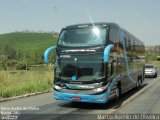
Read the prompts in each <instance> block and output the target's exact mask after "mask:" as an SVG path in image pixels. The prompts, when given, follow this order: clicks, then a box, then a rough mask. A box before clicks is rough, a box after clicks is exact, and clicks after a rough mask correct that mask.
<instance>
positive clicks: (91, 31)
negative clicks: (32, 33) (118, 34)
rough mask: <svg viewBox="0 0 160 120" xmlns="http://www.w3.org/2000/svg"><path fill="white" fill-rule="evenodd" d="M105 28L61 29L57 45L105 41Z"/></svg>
mask: <svg viewBox="0 0 160 120" xmlns="http://www.w3.org/2000/svg"><path fill="white" fill-rule="evenodd" d="M106 34H107V29H106V28H103V27H89V28H72V29H64V30H62V32H61V34H60V37H59V41H58V45H62V46H92V45H100V44H104V43H105V39H106Z"/></svg>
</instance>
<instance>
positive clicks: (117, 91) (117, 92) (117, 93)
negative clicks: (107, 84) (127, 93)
mask: <svg viewBox="0 0 160 120" xmlns="http://www.w3.org/2000/svg"><path fill="white" fill-rule="evenodd" d="M116 97H117V98H118V97H119V88H117V89H116Z"/></svg>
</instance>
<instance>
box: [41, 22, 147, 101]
mask: <svg viewBox="0 0 160 120" xmlns="http://www.w3.org/2000/svg"><path fill="white" fill-rule="evenodd" d="M53 49H55V64H54V81H53V84H54V85H53V87H54V89H53V93H54V98H55V99H56V100H67V101H78V102H89V103H106V102H107V101H108V100H110V99H113V98H116V99H118V98H119V97H120V95H121V94H123V93H124V92H126V91H128V90H130V89H132V88H134V87H137V88H138V87H140V86H141V84H142V83H143V81H144V62H145V61H144V52H145V47H144V43H143V42H141V41H140V40H138V39H137V38H136V37H134V36H133V35H132V34H130V33H129V32H127V31H126V30H125V29H123V28H122V27H120V26H119V25H117V24H115V23H94V24H93V23H87V24H76V25H71V26H67V27H65V28H63V29H62V30H61V33H60V35H59V38H58V42H57V46H52V47H50V48H48V49H47V50H46V51H45V54H44V58H45V62H46V63H47V62H48V54H49V52H50V51H52V50H53Z"/></svg>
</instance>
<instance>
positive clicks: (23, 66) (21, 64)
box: [16, 61, 27, 70]
mask: <svg viewBox="0 0 160 120" xmlns="http://www.w3.org/2000/svg"><path fill="white" fill-rule="evenodd" d="M16 69H17V70H26V69H27V65H26V62H25V61H19V62H17V64H16Z"/></svg>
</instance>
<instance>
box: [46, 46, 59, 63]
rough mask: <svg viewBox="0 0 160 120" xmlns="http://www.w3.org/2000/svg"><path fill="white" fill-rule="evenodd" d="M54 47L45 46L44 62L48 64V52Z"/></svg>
mask: <svg viewBox="0 0 160 120" xmlns="http://www.w3.org/2000/svg"><path fill="white" fill-rule="evenodd" d="M55 48H56V46H51V47H49V48H47V49H46V50H45V52H44V62H45V63H46V64H48V56H49V53H50V52H51V51H52V50H54V49H55Z"/></svg>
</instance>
